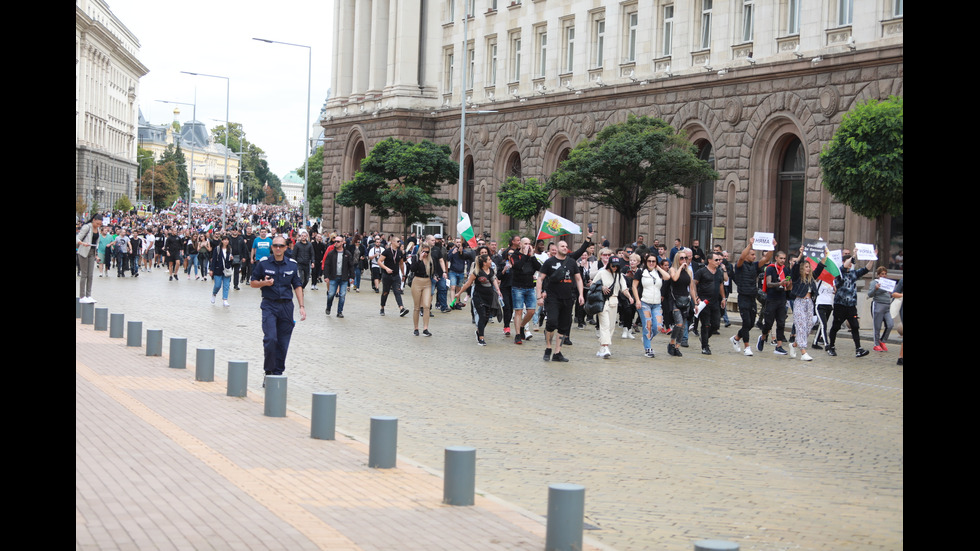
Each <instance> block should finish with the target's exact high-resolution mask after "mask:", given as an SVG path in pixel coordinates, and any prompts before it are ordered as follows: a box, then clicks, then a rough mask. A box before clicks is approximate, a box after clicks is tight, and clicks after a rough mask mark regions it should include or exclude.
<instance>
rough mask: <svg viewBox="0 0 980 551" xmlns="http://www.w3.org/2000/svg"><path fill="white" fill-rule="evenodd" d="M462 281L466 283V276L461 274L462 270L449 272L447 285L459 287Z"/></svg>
mask: <svg viewBox="0 0 980 551" xmlns="http://www.w3.org/2000/svg"><path fill="white" fill-rule="evenodd" d="M464 283H466V277H465V276H464V275H463V272H453V271H450V272H449V285H451V286H453V287H459V286H461V285H462V284H464Z"/></svg>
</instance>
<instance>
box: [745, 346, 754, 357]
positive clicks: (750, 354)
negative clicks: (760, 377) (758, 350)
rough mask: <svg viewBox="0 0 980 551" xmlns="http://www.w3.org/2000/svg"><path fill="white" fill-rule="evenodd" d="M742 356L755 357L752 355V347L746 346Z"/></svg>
mask: <svg viewBox="0 0 980 551" xmlns="http://www.w3.org/2000/svg"><path fill="white" fill-rule="evenodd" d="M742 354H745V355H746V356H755V354H753V353H752V347H751V346H746V347H745V351H744V352H742Z"/></svg>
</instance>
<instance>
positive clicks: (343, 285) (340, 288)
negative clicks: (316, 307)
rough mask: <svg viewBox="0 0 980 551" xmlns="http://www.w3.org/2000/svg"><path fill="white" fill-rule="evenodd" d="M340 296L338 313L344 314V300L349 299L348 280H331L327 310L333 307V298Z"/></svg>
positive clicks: (328, 289)
mask: <svg viewBox="0 0 980 551" xmlns="http://www.w3.org/2000/svg"><path fill="white" fill-rule="evenodd" d="M338 292H339V294H340V298H339V299H337V313H338V314H342V313H343V312H344V300H345V299H346V298H347V278H343V279H331V280H330V284H329V287H327V310H330V307H331V306H333V297H335V296H337V294H338Z"/></svg>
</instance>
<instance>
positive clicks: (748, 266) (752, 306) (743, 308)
mask: <svg viewBox="0 0 980 551" xmlns="http://www.w3.org/2000/svg"><path fill="white" fill-rule="evenodd" d="M753 243H755V238H753V237H750V238H749V244H748V245H746V246H745V249H744V250H743V251H742V254H741V255H740V256H739V257H738V261H736V263H735V285H736V286H737V287H738V314H739V316H741V317H742V328H741V329H739V330H738V333H737V334H736V335H735V336H734V337H732V338H731V339H729V342H731V343H732V347H733V348H734V349H735V352H739V351H741V350H740V349H739V344H738V343H739V341H742V344H743V345H745V350H744V351H742V353H743V354H744V355H746V356H752V355H753V354H752V342H751V341H750V340H749V331H751V330H752V326H754V325H755V316H756V301H755V299H756V296H758V294H759V284H758V279H759V272H761V271H763V270H765V266H766V264H768V263H769V260H771V259H772V251H767V252H766V254H765V255H764V256H763V257H762V260H760V261H758V262H756V252H755V250H754V249H752V245H753Z"/></svg>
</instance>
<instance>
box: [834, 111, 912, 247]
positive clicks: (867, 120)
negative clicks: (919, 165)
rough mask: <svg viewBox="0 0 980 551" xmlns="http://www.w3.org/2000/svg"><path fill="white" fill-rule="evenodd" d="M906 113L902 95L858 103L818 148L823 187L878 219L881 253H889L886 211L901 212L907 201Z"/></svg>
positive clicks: (855, 207)
mask: <svg viewBox="0 0 980 551" xmlns="http://www.w3.org/2000/svg"><path fill="white" fill-rule="evenodd" d="M904 113H905V107H904V100H903V99H902V98H900V97H896V96H891V97H889V98H888V99H887V100H885V101H880V102H879V101H877V100H873V99H872V100H868V101H866V102H863V103H858V104H857V105H855V106H854V108H853V109H851V110H850V111H849V112H847V113H846V114H845V115H844V117H843V119H842V120H841V123H840V127H838V128H837V131H836V132H835V133H834V137H833V138H832V139H831V140H830V143H828V144H827V145H826V146H825V147H824V149H823V151H822V152H821V153H820V169H821V171H822V173H823V185H824V187H826V188H827V191H829V192H830V194H831V195H833V196H834V198H835V199H837V200H838V201H840V202H841V203H844V204H845V205H847V206H849V207H850V208H851V210H853V211H854V212H856V213H858V214H860V215H861V216H864V217H866V218H871V219H873V220H875V226H876V231H877V234H878V235H877V236H876V242H879V244H880V245H881V248H882V250H883V255H882V258H887V255H888V253H889V251H888V250H887V249H888V243H887V239H886V240H884V241H885V242H880V241H881V238H882V237H884V234H885V215H891V216H898V215H901V214H902V208H903V205H904V202H905V192H904V189H903V182H904V176H903V174H904V170H903V166H904V162H903V155H904V147H905V129H904V124H905V123H904V120H903V119H904Z"/></svg>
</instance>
